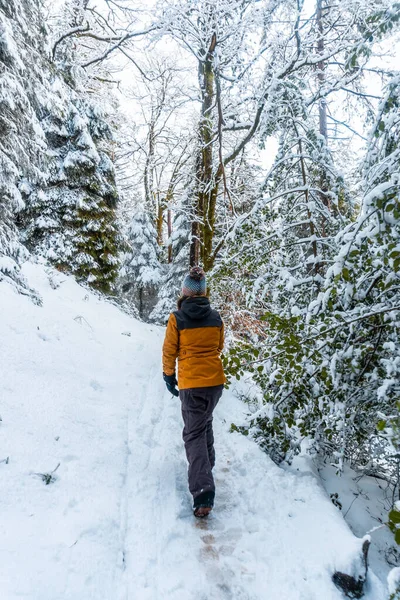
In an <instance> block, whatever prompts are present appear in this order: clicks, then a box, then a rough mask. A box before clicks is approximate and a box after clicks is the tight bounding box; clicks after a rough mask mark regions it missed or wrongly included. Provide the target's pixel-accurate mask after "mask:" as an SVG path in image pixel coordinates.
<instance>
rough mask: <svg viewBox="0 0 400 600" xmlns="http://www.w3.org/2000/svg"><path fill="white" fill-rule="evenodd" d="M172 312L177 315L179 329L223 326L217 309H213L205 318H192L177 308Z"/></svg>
mask: <svg viewBox="0 0 400 600" xmlns="http://www.w3.org/2000/svg"><path fill="white" fill-rule="evenodd" d="M172 314H174V315H175V318H176V326H177V329H178V331H182V329H198V328H199V327H221V326H222V319H221V317H220V316H219V313H218V312H217V311H216V310H211V312H210V314H209V315H207V316H206V317H204V318H203V319H191V318H190V317H189V316H188V315H187V314H185V313H184V312H183V311H182V310H176V311H174V312H173V313H172Z"/></svg>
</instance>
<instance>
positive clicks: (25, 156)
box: [0, 0, 46, 291]
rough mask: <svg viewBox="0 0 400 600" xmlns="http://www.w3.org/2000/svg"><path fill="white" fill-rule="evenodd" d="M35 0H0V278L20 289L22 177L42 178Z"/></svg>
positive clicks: (41, 39) (39, 28) (40, 35)
mask: <svg viewBox="0 0 400 600" xmlns="http://www.w3.org/2000/svg"><path fill="white" fill-rule="evenodd" d="M44 33H45V29H44V25H43V15H42V14H41V12H40V3H39V2H35V1H31V0H18V1H17V0H0V280H1V279H3V278H7V279H8V280H9V281H12V282H13V284H14V285H16V286H17V288H18V289H19V290H20V291H24V290H25V289H26V282H25V281H24V280H23V279H22V277H21V275H20V273H19V266H20V264H21V263H22V262H23V261H24V260H25V259H26V257H27V255H28V252H27V250H26V248H24V247H23V246H22V244H21V243H20V241H19V236H18V230H17V228H16V225H15V220H16V218H17V215H18V214H19V212H20V211H21V210H22V209H23V207H24V201H23V198H22V193H21V192H22V191H24V190H25V188H26V180H29V181H32V182H33V181H35V182H40V181H43V177H44V174H43V172H42V170H41V160H40V159H41V155H42V153H43V151H44V149H45V139H44V134H43V131H42V129H41V126H40V123H39V119H38V115H37V105H38V102H39V100H38V92H41V94H43V95H45V92H44V89H45V86H44V83H43V75H42V72H41V71H42V69H41V67H42V65H43V56H44V55H45V53H46V44H45V36H44Z"/></svg>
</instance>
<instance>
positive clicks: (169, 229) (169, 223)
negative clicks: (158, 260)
mask: <svg viewBox="0 0 400 600" xmlns="http://www.w3.org/2000/svg"><path fill="white" fill-rule="evenodd" d="M167 227H168V239H169V240H171V235H172V215H171V209H170V208H169V209H168V211H167ZM168 262H169V263H172V244H171V243H170V244H169V246H168Z"/></svg>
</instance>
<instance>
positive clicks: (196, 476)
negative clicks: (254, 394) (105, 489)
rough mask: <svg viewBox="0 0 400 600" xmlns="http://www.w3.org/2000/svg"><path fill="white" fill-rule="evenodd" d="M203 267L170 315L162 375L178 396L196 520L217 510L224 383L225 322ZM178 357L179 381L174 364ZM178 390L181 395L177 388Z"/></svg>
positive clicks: (185, 284)
mask: <svg viewBox="0 0 400 600" xmlns="http://www.w3.org/2000/svg"><path fill="white" fill-rule="evenodd" d="M206 292H207V287H206V277H205V274H204V271H203V269H201V268H200V267H192V268H191V269H190V272H189V273H188V274H187V275H186V277H185V278H184V280H183V283H182V295H181V297H180V298H179V300H178V310H176V311H174V312H173V313H171V315H170V317H169V319H168V325H167V331H166V334H165V340H164V345H163V377H164V381H165V383H166V385H167V388H168V390H169V391H170V392H171V393H172V394H174V395H175V396H178V395H179V397H180V400H181V407H182V417H183V423H184V428H183V435H182V437H183V441H184V443H185V450H186V457H187V460H188V463H189V469H188V478H189V490H190V493H191V494H192V496H193V512H194V515H195V516H196V517H205V516H207V515H208V514H209V513H210V511H211V510H212V508H213V506H214V497H215V484H214V478H213V475H212V469H213V467H214V465H215V450H214V434H213V427H212V421H213V411H214V408H215V407H216V405H217V403H218V401H219V399H220V398H221V395H222V391H223V389H224V383H225V381H226V378H225V374H224V369H223V366H222V361H221V358H220V355H221V352H222V349H223V345H224V324H223V322H222V319H221V317H220V315H219V313H218V312H217V311H216V310H213V309H212V308H211V306H210V301H209V299H208V298H207V296H206ZM176 359H178V380H177V379H176V375H175V361H176ZM176 386H178V387H179V392H178V390H177V389H176Z"/></svg>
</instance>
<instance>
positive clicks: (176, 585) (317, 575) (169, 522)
mask: <svg viewBox="0 0 400 600" xmlns="http://www.w3.org/2000/svg"><path fill="white" fill-rule="evenodd" d="M24 272H25V275H26V276H27V278H28V280H29V283H30V285H31V286H32V287H34V288H35V289H37V290H38V291H39V292H40V294H41V295H42V298H43V306H36V305H34V304H33V303H32V302H31V301H30V300H29V299H28V298H27V297H23V296H19V295H17V294H16V293H15V292H14V290H13V289H12V288H11V286H9V285H7V284H5V283H2V284H0V315H1V317H0V340H1V360H0V398H1V405H0V406H1V408H0V414H1V417H2V422H1V423H0V482H1V489H0V597H1V600H16V599H21V598H24V599H28V600H61V599H62V600H192V599H193V600H214V599H215V600H224V599H232V600H262V599H263V600H286V599H287V600H339V599H341V598H343V596H342V594H341V593H340V592H339V591H338V590H337V589H336V588H335V586H334V585H333V583H332V581H331V576H332V574H333V573H334V571H335V570H337V569H338V570H342V571H345V572H347V573H351V571H352V568H353V566H354V565H355V564H356V563H357V560H358V553H359V549H360V547H361V540H360V539H358V538H356V537H355V536H354V535H353V534H352V533H351V532H350V530H349V529H348V527H347V525H346V524H345V522H344V520H343V519H342V516H341V514H340V512H339V511H338V510H337V508H335V507H334V506H333V504H332V503H331V502H330V500H329V497H328V496H327V494H326V493H325V492H324V491H323V489H322V487H321V486H320V484H319V482H318V479H317V478H316V477H315V475H314V474H313V473H311V472H307V470H304V469H300V470H299V471H296V470H295V469H293V470H291V471H284V470H282V469H279V468H278V467H277V466H275V465H274V464H273V463H272V462H271V461H270V460H269V458H268V457H267V456H266V455H265V454H263V453H262V452H261V450H260V449H259V448H258V447H257V446H256V444H254V442H252V441H251V440H248V439H246V438H245V437H243V436H241V435H240V434H238V433H229V427H230V424H231V422H232V421H235V420H236V418H237V417H238V418H240V411H242V405H241V403H240V401H239V400H237V399H236V398H235V397H234V395H233V394H232V393H231V392H225V393H224V395H223V397H222V400H221V402H220V405H219V406H218V408H217V411H216V415H215V419H214V421H215V433H216V450H217V467H216V473H215V475H216V482H217V497H216V506H215V510H214V512H213V513H212V515H211V516H210V518H209V519H208V521H196V520H195V519H194V517H193V516H192V513H191V510H190V497H189V494H188V491H187V486H186V461H185V456H184V450H183V445H182V441H181V416H180V406H179V400H176V399H175V398H172V397H171V396H170V395H169V394H168V393H167V391H166V389H165V387H164V383H163V381H162V377H161V356H160V354H161V345H162V340H163V335H164V331H163V329H162V328H158V327H152V326H149V325H146V324H143V323H140V322H138V321H135V320H134V319H132V318H130V317H129V316H127V315H126V314H124V313H123V312H121V311H120V310H119V309H118V308H117V307H115V306H113V305H112V304H111V303H108V302H105V301H103V300H100V299H99V298H98V297H97V296H96V295H94V294H91V293H90V292H88V291H87V290H85V289H84V288H82V287H80V286H78V285H77V284H76V283H75V282H74V280H73V279H72V278H71V277H67V276H65V275H63V274H59V273H56V272H55V271H50V270H47V273H46V271H45V269H44V267H43V266H41V265H35V264H30V263H27V264H26V265H25V268H24ZM48 273H51V277H50V279H49V277H48ZM50 280H51V281H50ZM51 283H52V285H51ZM54 284H56V285H58V287H56V286H55V285H54ZM54 288H55V289H54ZM57 465H59V466H58V468H57V469H56V467H57ZM55 469H56V470H55ZM54 470H55V471H54ZM53 471H54V473H52V472H53ZM46 474H47V475H48V476H49V477H50V476H51V477H53V478H54V481H52V482H51V483H49V484H48V485H46V483H45V482H44V481H43V476H45V475H46ZM365 597H366V598H367V599H369V600H384V599H385V598H386V590H385V586H384V585H383V584H382V583H380V581H379V580H378V579H377V578H376V577H375V576H374V574H373V573H372V572H371V571H370V572H369V588H368V591H367V594H366V596H365Z"/></svg>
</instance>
